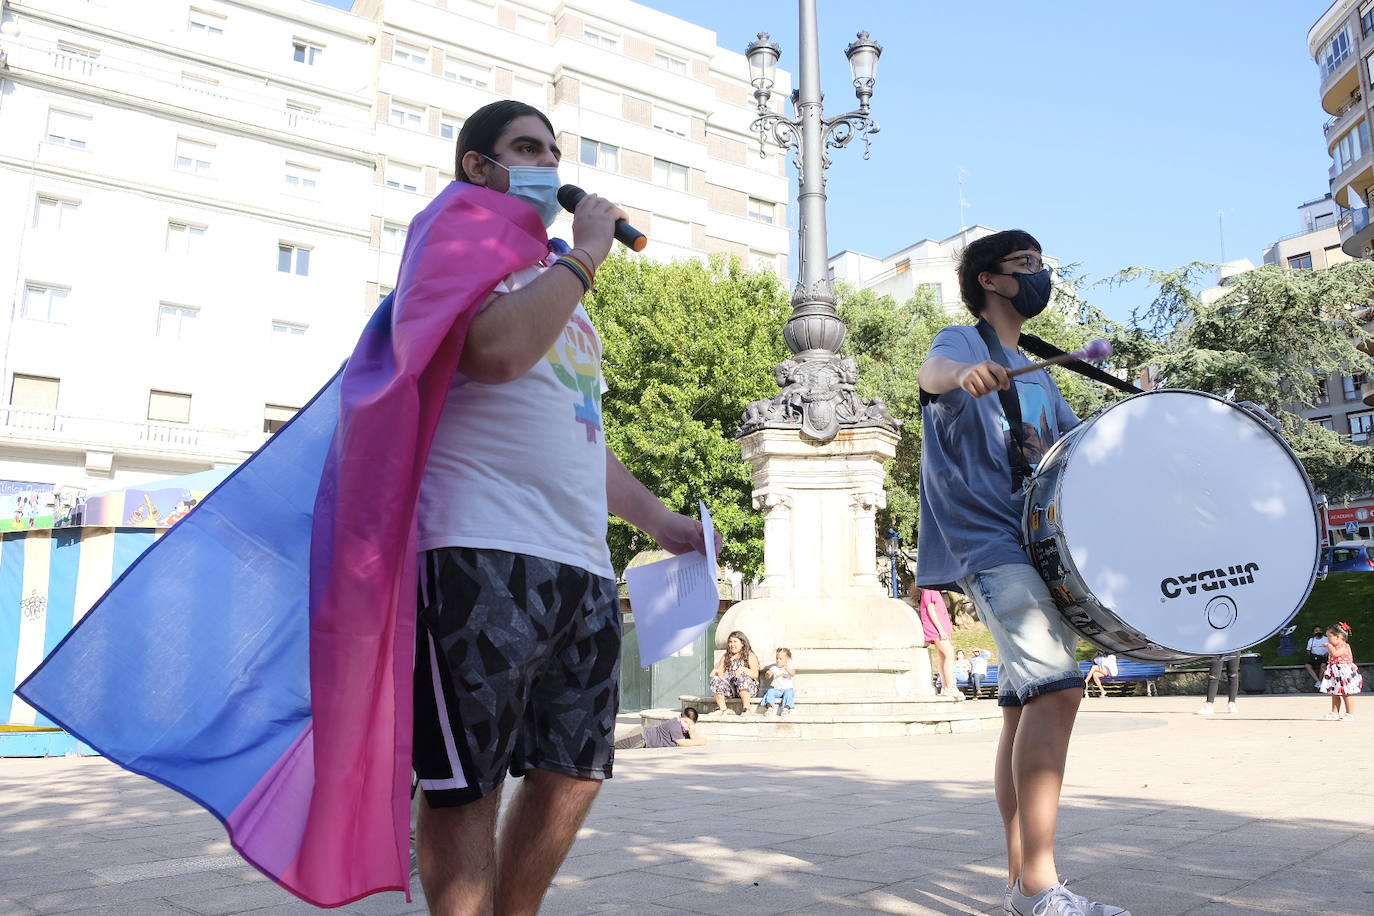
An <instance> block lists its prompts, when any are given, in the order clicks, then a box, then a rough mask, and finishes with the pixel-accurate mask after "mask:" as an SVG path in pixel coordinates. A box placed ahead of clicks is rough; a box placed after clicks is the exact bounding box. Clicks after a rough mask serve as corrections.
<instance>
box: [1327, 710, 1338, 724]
mask: <svg viewBox="0 0 1374 916" xmlns="http://www.w3.org/2000/svg"><path fill="white" fill-rule="evenodd" d="M1340 718H1341V714H1340V713H1338V712H1329V713H1327V714H1326V721H1328V722H1338V721H1340Z"/></svg>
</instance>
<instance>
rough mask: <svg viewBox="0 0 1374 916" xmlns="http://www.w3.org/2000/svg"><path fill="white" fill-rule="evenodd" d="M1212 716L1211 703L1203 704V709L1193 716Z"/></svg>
mask: <svg viewBox="0 0 1374 916" xmlns="http://www.w3.org/2000/svg"><path fill="white" fill-rule="evenodd" d="M1211 714H1212V704H1211V703H1203V704H1202V708H1201V709H1199V710H1198V711H1197V712H1195V713H1193V715H1195V716H1210V715H1211Z"/></svg>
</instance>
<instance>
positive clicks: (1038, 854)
mask: <svg viewBox="0 0 1374 916" xmlns="http://www.w3.org/2000/svg"><path fill="white" fill-rule="evenodd" d="M1082 700H1083V698H1082V697H1081V696H1080V695H1079V693H1078V691H1077V690H1056V691H1054V692H1053V693H1046V694H1043V695H1041V696H1038V697H1035V698H1033V699H1032V700H1031V701H1030V702H1028V703H1027V704H1026V705H1025V706H1024V707H1023V708H1022V710H1021V721H1020V723H1019V724H1018V726H1017V732H1018V734H1019V735H1020V736H1021V740H1018V741H1016V742H1015V745H1014V746H1013V747H1012V754H1011V769H1012V777H1013V780H1014V782H1015V785H1016V818H1017V821H1018V822H1019V826H1020V828H1021V830H1020V833H1021V890H1022V892H1023V893H1025V894H1038V893H1040V891H1042V890H1044V889H1045V888H1047V887H1049V886H1050V885H1051V884H1057V883H1058V882H1059V872H1058V870H1057V869H1056V868H1055V864H1054V828H1055V825H1056V824H1057V823H1058V820H1059V793H1060V790H1061V789H1062V788H1063V785H1064V764H1065V761H1066V759H1067V757H1068V752H1069V737H1070V735H1071V734H1072V732H1073V720H1074V718H1075V717H1076V716H1077V715H1078V704H1079V703H1081V702H1082Z"/></svg>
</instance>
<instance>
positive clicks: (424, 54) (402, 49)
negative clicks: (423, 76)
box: [391, 41, 429, 70]
mask: <svg viewBox="0 0 1374 916" xmlns="http://www.w3.org/2000/svg"><path fill="white" fill-rule="evenodd" d="M391 59H392V60H393V61H395V62H396V63H398V64H405V65H406V66H407V67H417V68H419V69H421V70H428V69H429V48H422V47H420V46H419V45H408V44H405V43H404V42H400V41H398V42H396V48H395V49H394V50H393V51H392V52H391Z"/></svg>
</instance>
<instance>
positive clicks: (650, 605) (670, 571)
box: [625, 502, 720, 665]
mask: <svg viewBox="0 0 1374 916" xmlns="http://www.w3.org/2000/svg"><path fill="white" fill-rule="evenodd" d="M701 527H702V529H703V533H704V534H705V535H706V543H705V547H706V553H705V554H700V553H697V552H696V551H695V550H694V551H692V552H691V553H684V554H681V555H679V556H676V557H669V558H668V559H666V560H659V561H658V562H656V563H649V564H647V565H645V566H636V567H635V568H634V569H627V570H625V584H626V586H628V587H629V590H630V607H631V608H632V609H633V610H634V615H635V635H636V637H638V639H639V663H640V664H641V665H652V664H653V663H654V662H657V661H661V660H662V659H665V658H667V657H668V656H670V655H672V654H673V653H674V652H677V651H678V650H679V649H681V648H682V647H683V646H687V645H691V643H692V641H693V640H695V639H696V638H697V637H698V636H700V635H701V634H702V633H704V632H705V631H706V628H707V627H709V626H710V625H711V621H712V620H715V618H716V611H717V609H718V608H719V607H720V593H719V592H717V591H716V573H717V570H716V529H715V526H713V525H712V524H711V513H710V512H708V511H707V509H706V503H705V502H702V503H701Z"/></svg>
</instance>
